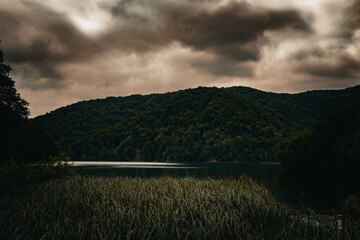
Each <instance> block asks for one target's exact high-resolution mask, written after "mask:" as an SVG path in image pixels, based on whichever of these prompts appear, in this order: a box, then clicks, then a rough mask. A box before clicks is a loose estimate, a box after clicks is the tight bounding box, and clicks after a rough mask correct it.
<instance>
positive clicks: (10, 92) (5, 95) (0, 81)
mask: <svg viewBox="0 0 360 240" xmlns="http://www.w3.org/2000/svg"><path fill="white" fill-rule="evenodd" d="M10 71H11V68H10V66H8V65H6V64H4V55H3V53H2V51H1V50H0V104H2V105H4V106H6V107H8V108H10V109H11V110H12V111H14V112H15V113H16V114H18V115H19V116H20V117H22V118H27V117H28V116H29V114H30V112H29V109H28V108H27V106H28V105H29V103H28V102H26V101H25V100H24V99H23V98H21V97H20V94H19V93H18V92H17V91H16V89H15V82H14V81H13V80H12V79H11V77H10V76H9V73H10Z"/></svg>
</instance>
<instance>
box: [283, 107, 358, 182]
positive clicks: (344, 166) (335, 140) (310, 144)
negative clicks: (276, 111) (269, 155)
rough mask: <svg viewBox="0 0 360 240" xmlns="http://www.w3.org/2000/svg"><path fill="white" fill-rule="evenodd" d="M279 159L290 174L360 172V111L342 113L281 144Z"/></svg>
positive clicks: (352, 110)
mask: <svg viewBox="0 0 360 240" xmlns="http://www.w3.org/2000/svg"><path fill="white" fill-rule="evenodd" d="M276 157H277V158H278V160H279V161H281V163H282V164H283V165H284V166H285V167H286V168H287V170H288V171H290V172H301V173H314V174H319V173H328V174H332V175H336V174H346V175H349V174H350V175H354V176H356V175H357V176H358V175H359V173H360V108H359V107H357V108H354V109H351V110H350V109H347V110H342V111H340V112H338V113H337V114H334V115H332V116H330V117H329V118H327V119H326V120H324V121H321V122H319V123H318V124H316V125H315V126H314V127H313V128H312V129H311V130H305V131H304V132H302V133H301V134H299V135H297V136H291V137H288V138H286V139H284V140H283V141H281V142H280V144H279V147H278V151H277V153H276Z"/></svg>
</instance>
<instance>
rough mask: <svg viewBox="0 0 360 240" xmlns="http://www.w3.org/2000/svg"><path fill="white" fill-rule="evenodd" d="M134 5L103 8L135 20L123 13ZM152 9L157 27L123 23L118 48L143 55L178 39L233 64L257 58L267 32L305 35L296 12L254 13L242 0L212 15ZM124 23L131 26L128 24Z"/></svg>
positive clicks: (185, 9)
mask: <svg viewBox="0 0 360 240" xmlns="http://www.w3.org/2000/svg"><path fill="white" fill-rule="evenodd" d="M135 3H138V4H143V3H142V1H128V0H127V1H121V2H119V3H117V4H116V5H114V6H106V7H105V6H103V7H105V8H107V9H108V10H109V11H110V12H111V13H112V14H113V15H114V16H116V17H119V18H120V19H140V17H139V16H138V15H136V14H135V13H130V11H129V10H128V9H129V8H130V6H131V4H135ZM152 10H153V11H154V14H155V15H160V16H161V18H163V19H162V22H161V23H160V24H159V25H158V26H156V27H154V26H151V24H150V23H151V20H149V19H148V20H147V21H143V22H144V24H145V25H144V26H145V27H144V28H139V27H138V26H132V27H129V25H128V26H127V30H125V31H124V29H121V31H123V32H122V33H123V34H122V35H123V36H124V38H122V40H121V45H123V46H125V45H126V49H128V50H129V49H131V50H135V51H145V50H150V49H153V48H157V47H162V46H165V45H167V44H169V43H170V42H173V41H177V42H180V43H181V44H182V45H184V46H186V47H190V48H191V49H193V50H195V51H205V52H211V53H213V54H214V55H215V56H218V57H219V58H220V59H219V60H217V62H218V63H220V62H221V59H225V58H226V59H227V60H226V62H227V63H231V65H236V64H238V63H239V62H247V61H259V60H260V58H261V48H262V46H263V45H264V44H266V37H265V35H264V34H265V32H266V31H276V30H285V29H289V30H294V31H300V32H307V33H308V32H310V26H309V25H308V24H307V22H306V21H305V20H304V19H303V18H302V17H301V14H300V12H298V11H295V10H266V9H260V8H259V9H257V8H255V7H252V6H251V5H250V4H248V3H246V2H240V3H239V2H230V3H229V4H227V5H225V6H222V7H220V8H218V9H217V10H215V11H210V10H209V9H206V8H204V9H202V8H199V7H197V6H193V7H192V8H191V7H190V6H188V5H180V6H179V5H176V4H175V5H173V4H170V3H169V4H167V5H166V4H158V5H156V7H154V8H152ZM129 24H130V26H131V22H130V23H129ZM149 24H150V25H149ZM125 32H126V34H125ZM110 38H112V36H111V35H110ZM144 40H145V41H144ZM230 61H232V62H230ZM200 65H201V66H202V67H201V69H211V66H212V65H213V64H212V63H210V64H209V66H208V67H205V66H204V63H201V64H195V65H194V66H200ZM220 67H224V69H225V68H229V67H227V66H225V65H224V64H221V65H220V66H219V67H218V68H217V69H219V68H220ZM239 69H240V70H241V69H242V68H239ZM246 69H247V68H246ZM210 72H212V73H214V72H216V74H215V75H218V76H219V75H220V73H224V75H223V76H229V75H233V73H235V72H238V73H240V71H230V72H229V73H226V71H225V70H224V71H210ZM244 75H246V76H247V75H249V71H248V69H247V70H246V71H245V72H243V73H241V74H239V75H238V76H244Z"/></svg>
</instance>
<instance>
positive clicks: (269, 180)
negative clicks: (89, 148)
mask: <svg viewBox="0 0 360 240" xmlns="http://www.w3.org/2000/svg"><path fill="white" fill-rule="evenodd" d="M71 163H72V164H73V166H74V167H75V168H76V170H77V172H78V174H80V175H87V176H89V175H90V176H120V177H141V178H151V177H162V176H170V177H194V178H199V179H204V178H209V177H210V178H214V179H221V178H229V177H232V178H235V179H236V178H239V177H241V176H243V175H247V176H249V177H251V178H252V179H254V180H256V181H257V182H258V183H260V184H264V185H265V186H266V188H267V189H269V190H270V191H271V192H272V193H273V194H274V196H276V197H277V198H278V199H279V200H281V201H284V202H286V203H287V204H289V205H290V206H292V207H296V208H298V209H303V210H306V209H307V208H311V209H313V210H316V211H331V212H332V211H333V210H332V209H335V210H336V209H338V208H339V202H340V200H342V199H344V198H345V197H346V196H348V195H350V194H355V193H358V192H360V188H359V187H358V186H356V184H354V183H355V182H354V181H351V179H350V180H348V179H345V178H330V179H329V178H325V177H322V176H309V175H302V176H295V175H294V174H291V175H290V176H289V174H287V173H286V172H285V169H284V168H283V167H282V165H280V164H279V163H274V162H100V161H98V162H82V161H81V162H80V161H74V162H71Z"/></svg>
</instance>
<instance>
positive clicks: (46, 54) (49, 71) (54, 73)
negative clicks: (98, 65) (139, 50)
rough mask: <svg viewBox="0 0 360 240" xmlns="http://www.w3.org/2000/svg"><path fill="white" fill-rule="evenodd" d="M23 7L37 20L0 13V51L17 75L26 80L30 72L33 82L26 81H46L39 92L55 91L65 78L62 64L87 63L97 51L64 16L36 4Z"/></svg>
mask: <svg viewBox="0 0 360 240" xmlns="http://www.w3.org/2000/svg"><path fill="white" fill-rule="evenodd" d="M26 4H27V7H28V8H29V9H30V10H32V11H34V12H36V13H37V15H36V16H32V15H30V14H26V13H24V12H6V11H1V10H0V31H1V33H2V35H3V37H4V38H5V39H6V41H3V42H2V48H4V52H5V53H6V59H7V60H8V61H9V62H10V63H14V64H17V65H19V66H21V68H18V69H15V70H16V71H17V72H18V73H19V74H21V75H24V76H28V75H29V73H30V72H31V75H32V76H34V78H28V79H29V81H38V80H39V78H46V79H47V81H46V83H44V84H42V86H41V88H52V87H58V86H60V85H62V84H60V83H59V81H61V80H62V79H63V78H64V74H63V73H62V72H60V71H59V69H58V68H59V67H60V66H61V65H62V64H64V63H68V62H77V61H80V60H83V59H86V58H88V57H89V56H92V55H93V54H94V53H96V52H97V51H99V50H100V48H99V47H98V46H97V44H95V43H94V42H93V41H92V40H91V39H89V38H87V37H86V36H84V35H83V34H82V33H81V32H79V31H78V29H76V28H75V27H74V25H73V24H72V23H70V22H69V20H68V19H67V18H66V17H65V16H63V15H61V14H58V13H55V12H53V11H51V10H49V9H46V8H44V7H43V6H40V5H38V4H34V3H26ZM28 85H29V86H34V87H35V88H38V87H40V86H38V85H37V84H31V83H28Z"/></svg>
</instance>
